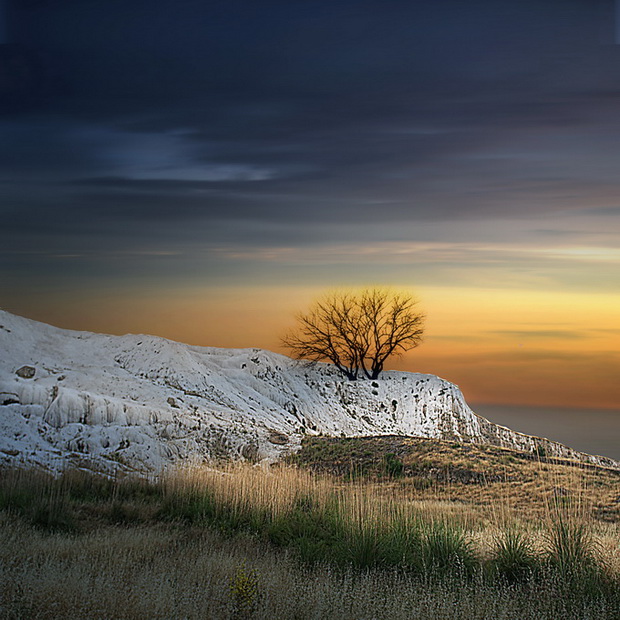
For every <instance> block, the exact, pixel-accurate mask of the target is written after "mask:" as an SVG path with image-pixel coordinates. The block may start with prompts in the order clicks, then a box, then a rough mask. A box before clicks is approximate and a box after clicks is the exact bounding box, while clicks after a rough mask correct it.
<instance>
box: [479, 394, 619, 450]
mask: <svg viewBox="0 0 620 620" xmlns="http://www.w3.org/2000/svg"><path fill="white" fill-rule="evenodd" d="M470 406H471V408H472V409H473V410H474V411H475V412H476V413H477V414H479V415H481V416H483V417H485V418H487V419H488V420H489V421H490V422H494V423H496V424H501V425H502V426H508V427H509V428H511V429H512V430H515V431H519V432H521V433H526V434H528V435H536V436H538V437H547V438H549V439H553V440H554V441H559V442H561V443H563V444H565V445H567V446H569V447H571V448H574V449H575V450H580V451H583V452H587V453H588V454H597V455H600V456H608V457H611V458H613V459H617V460H620V409H617V410H613V409H612V410H610V409H569V408H561V407H543V406H539V407H534V406H526V405H493V404H486V403H485V404H478V403H471V404H470Z"/></svg>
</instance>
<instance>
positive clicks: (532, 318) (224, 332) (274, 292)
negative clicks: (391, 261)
mask: <svg viewBox="0 0 620 620" xmlns="http://www.w3.org/2000/svg"><path fill="white" fill-rule="evenodd" d="M403 288H406V287H403ZM324 290H325V289H321V288H318V287H310V286H299V287H294V286H267V287H263V286H255V287H252V286H245V287H219V288H218V287H209V288H208V289H201V288H199V287H183V288H179V289H175V290H172V291H171V290H168V291H162V290H159V289H156V288H154V289H151V290H138V291H134V292H133V293H131V292H127V291H125V292H124V293H117V294H109V293H108V294H105V295H104V294H103V293H100V294H97V293H94V292H93V293H91V294H84V295H82V296H81V297H80V298H75V299H72V300H70V301H69V302H68V301H67V299H66V297H63V298H61V297H58V298H56V299H54V298H53V297H52V299H49V300H48V302H47V305H46V307H45V309H44V310H37V308H36V304H35V303H34V298H33V299H32V300H31V301H30V302H29V300H28V299H27V298H24V299H23V300H22V301H21V303H20V307H19V308H16V309H15V310H14V311H21V313H23V314H24V315H26V316H30V317H32V318H36V319H40V320H44V321H46V322H49V323H52V324H55V325H58V326H61V327H67V328H72V329H84V330H89V331H101V332H106V333H113V334H123V333H152V334H156V335H160V336H163V337H166V338H170V339H173V340H178V341H181V342H187V343H191V344H195V345H201V346H217V347H240V348H242V347H261V348H266V349H270V350H273V351H277V352H281V353H286V351H285V350H284V349H283V347H282V346H281V344H280V338H281V337H282V336H283V335H284V333H285V332H286V331H287V330H288V329H290V328H293V327H294V325H295V321H294V315H295V313H296V312H298V311H303V310H304V309H306V308H307V307H308V306H309V305H310V303H311V302H312V300H313V299H315V298H316V297H317V296H319V295H321V293H322V292H323V291H324ZM408 290H411V292H412V293H414V294H415V295H416V297H417V298H418V299H419V302H420V308H421V309H422V310H423V311H424V312H425V313H426V315H427V321H426V332H425V338H424V342H423V343H422V344H421V345H420V347H418V348H417V349H415V350H413V351H411V352H409V353H407V354H406V355H404V356H403V357H401V358H394V359H393V360H392V361H391V364H390V365H389V366H388V367H389V368H393V369H398V370H406V371H411V372H423V373H432V374H437V375H439V376H441V377H443V378H445V379H447V380H449V381H451V382H453V383H456V384H458V385H459V386H460V388H461V389H462V391H463V393H464V395H465V397H466V399H467V400H468V401H469V402H471V403H494V404H518V405H532V406H551V407H575V408H579V407H589V408H602V409H604V408H608V409H614V408H616V409H617V407H618V402H619V401H620V382H619V381H618V375H619V371H620V325H619V323H618V317H619V316H620V294H615V293H606V294H604V293H596V294H589V295H583V294H581V293H569V292H559V291H541V290H521V289H484V288H467V287H433V286H422V287H416V288H410V289H408Z"/></svg>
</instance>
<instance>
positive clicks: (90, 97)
mask: <svg viewBox="0 0 620 620" xmlns="http://www.w3.org/2000/svg"><path fill="white" fill-rule="evenodd" d="M595 4H596V3H591V2H587V1H585V0H581V1H579V0H562V1H559V0H557V1H556V0H551V1H549V2H545V3H541V2H535V1H533V0H532V1H525V2H509V1H507V0H506V1H498V0H486V1H474V2H461V1H456V0H442V1H438V2H428V1H424V2H422V1H408V2H404V1H402V2H399V1H388V2H378V1H377V0H373V1H370V0H361V1H360V0H356V1H353V0H345V1H343V2H336V3H334V2H326V1H316V2H310V3H295V2H284V1H282V2H280V1H278V2H276V1H268V2H250V1H249V0H228V1H227V2H223V1H222V2H219V1H217V2H207V3H205V2H201V1H198V0H184V1H181V2H173V1H172V0H150V1H149V2H146V0H136V1H134V2H126V1H121V0H106V1H105V2H104V1H103V0H89V1H87V2H78V1H72V0H65V1H62V2H58V1H54V2H53V1H51V0H49V1H45V0H37V1H34V0H33V1H30V2H14V3H13V5H12V6H13V9H12V11H11V14H10V15H9V18H10V19H9V27H8V29H7V31H8V35H9V38H10V46H11V49H10V51H11V54H13V52H15V53H17V52H19V53H20V54H22V56H23V57H24V58H26V57H27V58H28V59H30V60H29V61H28V62H30V63H31V65H30V66H32V67H34V66H35V65H36V67H37V74H36V75H37V76H38V77H37V80H38V81H35V82H29V83H28V84H26V85H25V86H24V87H23V88H25V89H26V90H23V88H22V87H20V88H22V90H19V92H18V91H15V92H14V93H13V95H14V96H13V95H12V97H13V103H12V104H11V105H10V106H8V107H6V108H3V109H2V113H3V116H2V119H1V122H0V183H1V187H2V191H3V197H4V200H3V201H2V203H1V204H0V217H1V218H2V224H3V225H2V230H1V231H0V242H1V243H2V244H3V251H4V252H5V253H6V252H15V253H17V252H22V253H23V252H30V253H37V252H43V253H45V252H48V253H57V252H59V251H61V250H62V252H64V253H66V254H72V253H77V254H80V253H82V252H84V251H86V250H90V251H93V252H95V253H97V252H107V251H111V252H130V251H132V250H134V249H135V248H138V249H139V250H149V251H150V250H154V249H155V250H156V249H158V248H163V249H167V248H170V247H173V248H174V249H175V251H178V250H183V251H186V252H188V253H192V252H197V251H199V250H198V248H200V247H201V245H200V244H201V242H202V243H203V246H202V247H212V246H213V245H215V244H221V245H227V244H228V245H230V246H231V247H233V248H234V247H242V246H247V247H251V248H261V247H267V246H270V245H273V246H275V247H283V246H285V247H289V246H298V247H305V246H308V245H312V244H315V246H316V247H317V251H320V246H321V244H322V243H325V242H326V241H331V240H338V239H340V240H341V241H343V242H347V243H355V242H358V243H365V242H366V241H367V240H368V239H369V238H370V239H372V227H373V226H376V227H380V226H381V227H382V228H381V231H382V232H381V234H382V235H383V237H382V238H402V239H407V238H412V236H415V235H416V234H417V233H415V232H411V231H415V230H416V225H417V224H423V223H428V222H431V223H432V222H439V223H441V222H453V221H455V220H456V221H463V222H464V221H472V220H476V221H480V222H482V221H484V220H493V219H497V220H502V219H506V218H513V219H514V218H516V219H518V218H531V217H539V216H540V215H541V214H552V215H553V214H556V213H560V212H562V213H565V212H568V213H570V212H577V211H578V210H580V209H581V210H584V209H586V208H587V210H588V213H591V214H592V215H596V214H597V213H599V212H600V213H602V214H603V213H604V214H605V215H610V214H612V215H613V213H614V209H617V207H616V206H615V203H610V198H609V196H610V195H613V194H614V193H615V195H617V191H618V189H620V187H619V185H618V180H617V178H616V177H617V175H616V170H617V163H618V162H617V160H616V159H614V158H617V155H616V154H615V150H616V147H617V139H616V138H617V137H618V136H617V134H618V130H619V129H620V124H619V123H618V121H617V119H616V106H617V103H618V98H619V97H620V94H619V93H620V91H618V89H617V83H618V79H619V78H620V62H619V61H620V54H619V52H618V48H617V46H611V45H601V38H600V33H601V31H602V30H604V29H605V27H606V24H605V22H602V21H601V19H606V18H608V17H609V15H606V14H605V13H604V12H603V13H600V12H599V11H597V8H598V7H596V6H594V5H595ZM609 28H610V29H612V24H610V25H609ZM7 45H8V44H7ZM6 50H8V48H6ZM6 50H5V51H6ZM7 54H8V52H7ZM5 56H6V58H8V57H9V56H10V55H6V54H5ZM12 57H13V56H11V58H12ZM2 62H3V61H2V60H1V58H0V65H1V63H2ZM7 63H8V61H7V62H4V65H1V66H0V69H2V67H4V68H6V67H9V64H7ZM33 63H34V64H33ZM13 66H14V65H11V67H13ZM33 75H34V74H33ZM11 83H12V82H11ZM6 84H9V82H5V85H6ZM1 87H2V85H1V84H0V88H1ZM7 88H8V87H7ZM26 91H27V92H26ZM7 92H8V91H7ZM602 146H603V148H602ZM602 186H604V187H605V191H604V192H601V190H600V188H601V187H602ZM349 224H350V225H349ZM388 225H391V226H392V229H391V230H388V229H387V226H388ZM540 230H542V227H541V228H540ZM548 230H549V231H551V232H544V231H543V233H544V234H543V236H545V237H546V238H550V237H551V236H552V235H553V234H554V233H553V230H555V229H554V228H552V227H549V229H548ZM14 260H17V259H14ZM67 268H68V269H71V267H67Z"/></svg>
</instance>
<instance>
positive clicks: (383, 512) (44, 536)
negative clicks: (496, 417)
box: [0, 446, 620, 620]
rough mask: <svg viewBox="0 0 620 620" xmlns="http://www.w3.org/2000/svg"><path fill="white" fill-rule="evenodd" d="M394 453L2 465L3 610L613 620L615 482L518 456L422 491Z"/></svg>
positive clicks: (617, 545) (16, 613)
mask: <svg viewBox="0 0 620 620" xmlns="http://www.w3.org/2000/svg"><path fill="white" fill-rule="evenodd" d="M391 448H392V449H393V446H391ZM364 449H366V448H364ZM449 450H450V451H451V450H452V448H450V449H449ZM428 452H429V456H428V458H434V459H435V466H437V465H438V463H439V461H438V456H437V455H435V456H434V457H432V456H431V455H430V451H428ZM450 453H451V452H449V451H448V452H447V454H450ZM424 454H426V452H425V453H424ZM302 456H303V453H302ZM367 456H368V455H367ZM409 456H410V458H414V456H412V455H409ZM501 456H505V454H502V455H501ZM390 458H392V457H390ZM398 458H399V459H402V462H403V463H404V468H403V471H399V469H398V468H396V469H394V468H393V467H392V465H393V459H392V462H391V463H392V464H391V465H390V467H392V471H397V472H399V475H402V477H397V478H394V477H390V476H383V477H381V476H378V475H375V473H373V472H372V471H371V472H370V473H369V474H368V475H364V476H357V477H355V478H354V479H352V480H351V478H350V476H347V475H346V474H345V473H344V472H342V475H340V476H334V475H332V474H330V473H320V472H316V471H313V470H312V469H301V468H299V467H291V466H279V467H275V468H261V467H256V466H254V467H252V466H249V465H239V464H236V465H234V464H228V465H225V466H221V467H191V468H183V469H178V470H176V471H174V472H170V473H169V474H167V475H166V476H165V477H164V478H163V479H161V480H158V481H152V482H148V481H140V480H135V479H131V478H127V479H124V480H116V481H110V480H105V479H102V478H96V477H93V476H92V475H86V474H82V473H79V472H69V473H68V474H66V475H65V476H63V477H62V478H61V479H60V480H53V479H51V478H50V477H48V476H45V475H43V474H40V473H36V472H15V471H7V472H0V509H2V510H0V571H1V572H0V616H2V617H7V618H205V617H207V618H250V617H251V618H278V619H280V618H282V619H288V618H298V619H301V618H321V619H323V618H325V619H329V618H340V619H341V618H345V619H347V618H356V619H357V618H359V619H363V618H388V617H389V618H394V619H396V620H398V619H400V618H445V619H448V618H450V619H452V618H463V619H468V620H469V619H480V620H482V619H488V620H491V619H493V620H495V619H500V618H506V619H508V618H524V619H527V618H532V619H533V618H536V619H538V618H541V619H549V620H551V619H554V620H555V619H557V618H566V620H578V619H579V620H583V619H585V618H592V619H595V618H596V619H609V620H612V619H613V620H617V617H618V616H617V609H618V608H619V607H620V523H619V522H618V520H615V521H614V520H613V519H609V518H606V519H601V518H600V511H598V508H599V505H600V502H601V501H603V500H602V499H601V498H603V497H606V496H607V495H608V494H609V493H610V492H611V494H613V492H616V493H617V492H618V486H617V484H618V478H617V477H616V478H614V477H613V475H612V474H609V473H608V472H604V471H603V472H601V480H597V478H596V471H594V470H582V469H579V468H574V467H570V468H569V467H565V468H562V467H561V466H559V465H557V464H549V463H539V462H532V461H525V462H524V463H520V462H519V461H518V460H517V461H516V463H505V462H501V463H499V465H501V467H504V466H506V467H508V466H510V468H509V469H508V470H507V471H506V475H507V477H512V478H513V479H512V480H511V481H508V480H501V479H497V478H493V479H492V480H490V481H489V480H487V481H486V482H485V480H484V479H482V478H478V479H477V482H472V479H471V477H468V476H469V474H467V475H466V476H465V477H464V478H463V480H458V479H453V478H450V476H444V477H443V478H442V477H441V476H440V477H437V479H435V480H433V481H432V484H431V485H423V484H419V483H416V479H415V478H414V476H408V475H407V474H408V470H407V467H408V465H407V458H406V457H405V456H402V455H399V456H398ZM424 458H427V457H424ZM443 458H446V459H447V456H445V455H444V457H443ZM469 458H470V456H467V458H465V457H464V456H463V455H462V454H461V460H460V461H459V464H458V468H459V469H460V471H467V467H468V466H469V464H470V461H468V460H467V459H469ZM471 458H472V459H474V457H473V456H471ZM514 458H516V457H514ZM486 459H487V460H486V463H487V465H486V467H487V470H488V471H490V472H493V471H494V468H495V467H497V466H498V464H497V462H496V461H494V456H493V454H492V453H490V454H487V457H486ZM474 460H475V459H474ZM334 462H336V464H337V463H338V460H337V458H336V459H334ZM376 462H377V463H378V464H379V466H381V467H382V466H383V465H384V464H385V459H383V458H379V459H376ZM328 463H329V461H328V460H327V459H326V458H325V459H324V460H323V464H324V465H325V464H328ZM475 465H476V466H480V464H479V463H478V462H476V463H475ZM520 468H521V469H520ZM558 468H559V469H558ZM536 471H537V472H538V473H537V474H535V473H534V472H536ZM415 472H416V475H419V474H420V472H424V468H420V467H417V468H416V469H415ZM517 474H518V475H520V476H521V478H520V479H519V480H520V483H522V484H524V485H525V486H526V491H525V495H523V493H524V491H523V490H521V489H518V488H511V487H510V484H513V485H514V486H518V484H519V482H517V481H516V480H514V477H515V476H517ZM614 485H616V486H615V491H614ZM557 489H562V492H558V491H557ZM525 497H527V498H529V501H530V502H531V505H530V506H528V505H527V504H526V503H524V502H525V499H524V498H525ZM612 516H613V514H612ZM300 560H301V562H300Z"/></svg>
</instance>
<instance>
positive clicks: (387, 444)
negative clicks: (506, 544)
mask: <svg viewBox="0 0 620 620" xmlns="http://www.w3.org/2000/svg"><path fill="white" fill-rule="evenodd" d="M541 452H542V451H541ZM287 461H289V462H290V463H292V464H294V465H297V466H298V467H301V468H304V469H309V470H312V471H314V472H317V473H319V474H328V475H331V476H335V477H336V478H338V479H340V480H342V481H349V480H354V481H364V482H366V483H368V484H371V485H373V486H374V488H375V490H376V492H377V493H379V494H380V495H384V496H386V497H390V496H393V495H394V494H398V495H403V494H404V495H405V496H407V497H409V498H410V501H415V502H424V501H431V502H437V501H449V502H451V503H452V502H454V501H456V503H457V504H458V505H451V506H450V512H451V513H452V512H455V511H456V512H459V511H462V512H464V513H468V514H469V513H471V514H475V515H477V518H479V519H490V520H493V518H494V517H496V516H497V515H496V514H495V512H496V511H497V510H498V506H502V509H504V510H510V511H511V514H515V515H519V516H520V517H521V518H525V519H531V518H534V519H539V518H543V517H545V516H547V515H548V513H549V511H550V510H552V509H553V508H558V507H564V508H569V507H572V508H573V509H576V508H577V506H578V507H579V511H581V512H582V513H583V514H587V515H589V516H591V517H592V518H594V519H596V520H598V521H603V522H609V523H618V522H620V495H619V494H618V493H619V491H620V470H618V469H612V468H604V467H599V466H597V465H592V464H587V463H583V462H577V461H574V460H570V459H562V458H556V457H549V456H546V455H544V454H542V453H538V452H537V453H532V452H523V451H520V450H513V449H510V448H503V447H498V446H491V445H483V444H466V443H457V442H452V441H445V440H441V439H421V438H417V437H416V438H411V437H394V436H384V437H355V438H347V439H342V438H332V437H307V438H305V439H304V440H303V442H302V447H301V449H300V450H299V451H298V452H296V453H295V454H294V455H290V456H289V457H288V459H287Z"/></svg>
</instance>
